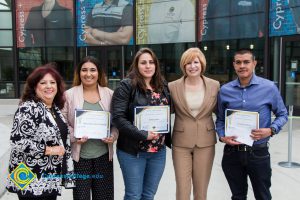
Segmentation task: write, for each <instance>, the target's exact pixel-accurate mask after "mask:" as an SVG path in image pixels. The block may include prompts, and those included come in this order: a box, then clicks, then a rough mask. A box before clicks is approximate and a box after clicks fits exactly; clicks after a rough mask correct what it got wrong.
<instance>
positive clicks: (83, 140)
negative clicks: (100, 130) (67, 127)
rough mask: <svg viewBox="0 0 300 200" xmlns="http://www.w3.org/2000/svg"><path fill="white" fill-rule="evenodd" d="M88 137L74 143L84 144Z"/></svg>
mask: <svg viewBox="0 0 300 200" xmlns="http://www.w3.org/2000/svg"><path fill="white" fill-rule="evenodd" d="M88 139H89V138H88V137H87V136H83V137H82V138H80V139H77V140H76V142H77V143H78V144H83V143H85V142H86V141H88Z"/></svg>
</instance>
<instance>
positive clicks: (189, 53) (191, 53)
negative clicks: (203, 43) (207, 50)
mask: <svg viewBox="0 0 300 200" xmlns="http://www.w3.org/2000/svg"><path fill="white" fill-rule="evenodd" d="M195 58H198V59H199V61H200V63H201V75H203V74H204V72H205V70H206V59H205V56H204V54H203V53H202V51H201V50H200V49H199V48H197V47H192V48H189V49H188V50H186V51H185V52H183V54H182V56H181V60H180V69H181V71H182V73H183V75H184V76H186V72H185V66H186V65H187V64H188V63H190V62H192V61H193V60H194V59H195Z"/></svg>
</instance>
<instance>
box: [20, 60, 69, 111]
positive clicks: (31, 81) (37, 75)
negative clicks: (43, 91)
mask: <svg viewBox="0 0 300 200" xmlns="http://www.w3.org/2000/svg"><path fill="white" fill-rule="evenodd" d="M55 68H56V63H47V64H45V65H42V66H39V67H37V68H35V69H34V70H33V71H32V72H31V74H30V75H29V76H28V77H27V79H26V85H25V89H24V92H23V95H22V97H21V102H25V101H31V100H34V101H35V102H38V101H40V98H39V97H38V96H37V95H36V93H35V89H36V86H37V84H38V83H39V81H40V80H41V79H42V78H44V76H45V75H46V74H51V76H52V77H53V78H54V79H55V81H56V84H57V93H56V95H55V97H54V100H53V102H54V103H55V105H56V106H57V107H58V108H59V109H62V108H63V107H64V104H65V97H64V92H65V84H64V81H63V79H62V77H61V75H60V74H59V73H58V72H57V71H56V69H55Z"/></svg>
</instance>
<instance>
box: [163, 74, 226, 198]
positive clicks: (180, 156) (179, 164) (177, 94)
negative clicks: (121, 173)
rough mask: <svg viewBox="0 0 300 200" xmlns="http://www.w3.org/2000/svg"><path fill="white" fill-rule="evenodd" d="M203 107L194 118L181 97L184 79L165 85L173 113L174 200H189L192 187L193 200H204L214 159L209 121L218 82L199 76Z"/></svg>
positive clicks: (214, 136) (212, 123)
mask: <svg viewBox="0 0 300 200" xmlns="http://www.w3.org/2000/svg"><path fill="white" fill-rule="evenodd" d="M202 78H203V83H204V87H205V93H204V99H203V103H202V105H201V107H200V110H199V113H198V114H197V115H196V116H195V117H194V116H193V115H192V113H191V111H190V108H189V106H188V103H187V100H186V97H185V95H184V94H185V86H184V77H182V78H180V79H178V80H176V81H173V82H171V83H169V89H170V93H171V98H172V101H173V106H174V110H175V122H174V128H173V134H172V145H173V147H172V156H173V165H174V170H175V176H176V199H177V200H189V199H190V194H191V188H192V185H193V194H194V199H195V200H205V199H206V198H207V197H206V194H207V188H208V183H209V179H210V175H211V169H212V165H213V160H214V155H215V144H216V132H215V125H214V122H213V118H212V112H213V111H214V109H215V106H216V101H217V94H218V91H219V89H220V84H219V82H217V81H215V80H213V79H210V78H207V77H205V76H202Z"/></svg>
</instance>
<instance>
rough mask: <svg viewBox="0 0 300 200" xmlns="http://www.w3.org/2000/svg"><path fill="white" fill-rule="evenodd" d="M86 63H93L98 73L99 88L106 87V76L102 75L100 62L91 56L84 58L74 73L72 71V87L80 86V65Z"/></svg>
mask: <svg viewBox="0 0 300 200" xmlns="http://www.w3.org/2000/svg"><path fill="white" fill-rule="evenodd" d="M87 62H91V63H93V64H94V65H95V66H96V67H97V71H98V84H99V85H100V86H101V87H107V79H106V75H105V73H104V71H103V70H102V68H101V66H100V61H99V60H98V59H97V58H95V57H93V56H86V57H84V58H83V59H82V60H81V61H80V63H79V64H78V65H77V67H76V69H75V71H74V79H73V86H78V85H80V84H81V79H80V71H81V68H82V65H84V63H87Z"/></svg>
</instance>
